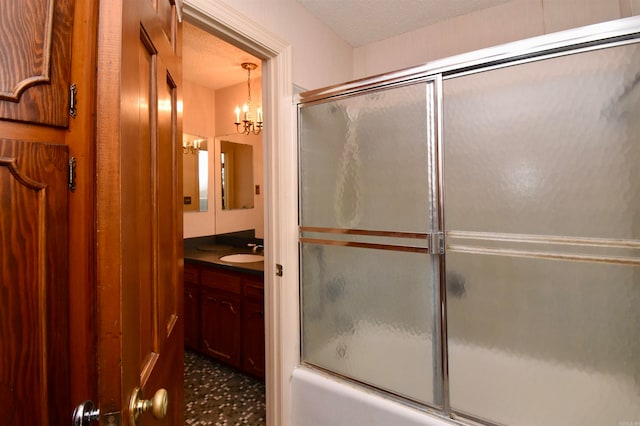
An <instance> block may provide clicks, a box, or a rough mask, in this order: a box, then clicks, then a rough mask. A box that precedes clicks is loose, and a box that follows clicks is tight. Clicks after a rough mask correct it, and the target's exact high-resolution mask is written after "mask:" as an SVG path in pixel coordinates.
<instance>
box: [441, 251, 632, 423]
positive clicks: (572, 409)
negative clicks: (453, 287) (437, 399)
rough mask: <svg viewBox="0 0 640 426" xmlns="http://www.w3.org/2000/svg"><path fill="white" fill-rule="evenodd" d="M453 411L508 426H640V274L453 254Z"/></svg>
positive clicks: (590, 265)
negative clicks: (634, 424) (630, 425)
mask: <svg viewBox="0 0 640 426" xmlns="http://www.w3.org/2000/svg"><path fill="white" fill-rule="evenodd" d="M447 270H448V272H447V276H450V275H454V276H455V281H456V282H457V283H458V285H459V291H458V293H457V294H456V295H452V292H449V293H448V299H447V304H448V330H449V345H448V348H449V377H450V395H451V405H452V407H453V409H454V410H459V411H463V412H467V413H471V414H473V415H476V416H480V417H483V418H486V419H491V420H493V421H494V422H498V423H501V424H510V425H512V424H513V425H523V426H526V425H531V426H538V425H549V426H552V425H558V426H565V425H581V426H584V425H593V426H601V425H607V424H612V425H618V424H622V423H621V422H623V421H631V420H634V421H637V419H640V310H639V309H638V306H640V285H638V284H639V283H640V267H638V266H623V265H613V264H602V263H600V264H598V263H579V262H561V261H555V260H541V259H527V258H517V257H505V256H490V255H473V254H462V253H449V254H447Z"/></svg>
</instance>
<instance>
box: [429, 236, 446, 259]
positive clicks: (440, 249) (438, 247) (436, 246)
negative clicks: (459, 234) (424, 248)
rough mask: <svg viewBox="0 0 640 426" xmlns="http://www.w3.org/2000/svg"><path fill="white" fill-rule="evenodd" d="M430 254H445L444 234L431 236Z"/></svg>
mask: <svg viewBox="0 0 640 426" xmlns="http://www.w3.org/2000/svg"><path fill="white" fill-rule="evenodd" d="M429 253H431V254H444V232H434V233H433V234H429Z"/></svg>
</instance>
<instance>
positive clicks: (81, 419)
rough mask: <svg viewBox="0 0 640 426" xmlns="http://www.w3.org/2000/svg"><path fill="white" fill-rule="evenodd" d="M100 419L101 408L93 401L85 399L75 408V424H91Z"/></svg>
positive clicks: (75, 425)
mask: <svg viewBox="0 0 640 426" xmlns="http://www.w3.org/2000/svg"><path fill="white" fill-rule="evenodd" d="M98 420H100V410H99V409H98V408H95V407H94V406H93V402H92V401H85V402H83V403H82V404H80V405H78V406H77V407H76V408H75V410H73V426H89V425H90V424H91V423H92V422H96V421H98Z"/></svg>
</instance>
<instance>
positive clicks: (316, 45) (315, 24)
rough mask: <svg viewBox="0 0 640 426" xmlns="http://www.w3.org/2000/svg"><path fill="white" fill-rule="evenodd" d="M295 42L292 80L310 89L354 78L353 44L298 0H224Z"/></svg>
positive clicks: (287, 39)
mask: <svg viewBox="0 0 640 426" xmlns="http://www.w3.org/2000/svg"><path fill="white" fill-rule="evenodd" d="M223 1H224V2H225V3H227V4H228V5H229V6H230V7H232V8H234V9H236V10H237V11H239V12H241V13H243V14H245V15H246V16H247V17H249V18H251V19H252V20H254V21H255V22H257V23H258V24H260V25H262V26H263V27H265V28H266V29H268V30H269V31H271V32H273V33H274V34H276V35H278V36H280V37H281V38H282V39H284V40H285V41H287V42H288V43H289V44H291V46H292V51H293V82H294V84H296V85H297V86H300V87H303V88H305V89H307V90H310V89H315V88H319V87H324V86H329V85H333V84H339V83H343V82H345V81H348V80H351V79H353V75H352V72H353V48H352V47H351V45H349V44H348V43H347V42H345V41H344V40H342V39H341V38H340V37H339V36H338V35H337V34H335V33H334V32H333V31H332V30H331V29H329V27H327V26H326V25H324V24H323V23H322V22H320V21H319V20H318V19H316V18H315V17H314V16H313V15H311V14H310V13H309V12H307V10H306V9H305V8H304V7H302V5H300V3H298V2H297V1H296V0H223Z"/></svg>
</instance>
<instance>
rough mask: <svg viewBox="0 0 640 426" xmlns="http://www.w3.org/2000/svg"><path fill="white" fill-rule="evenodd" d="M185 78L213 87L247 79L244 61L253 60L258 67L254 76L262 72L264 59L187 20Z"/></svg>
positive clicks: (183, 65)
mask: <svg viewBox="0 0 640 426" xmlns="http://www.w3.org/2000/svg"><path fill="white" fill-rule="evenodd" d="M182 43H183V44H182V67H183V78H184V79H185V80H187V81H191V82H194V83H197V84H199V85H201V86H205V87H208V88H210V89H213V90H217V89H221V88H223V87H227V86H232V85H234V84H237V83H241V82H243V81H247V71H245V70H243V69H242V67H241V66H240V64H242V63H243V62H253V63H255V64H257V65H258V68H257V69H256V70H254V71H251V78H252V79H253V78H254V77H259V76H260V75H261V74H262V63H261V61H260V59H258V58H256V57H254V56H252V55H250V54H248V53H247V52H245V51H243V50H240V49H238V48H237V47H235V46H232V45H230V44H229V43H226V42H224V41H222V40H220V39H219V38H216V37H214V36H212V35H211V34H210V33H208V32H206V31H204V30H201V29H200V28H198V27H196V26H194V25H192V24H190V23H188V22H184V25H183V26H182Z"/></svg>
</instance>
